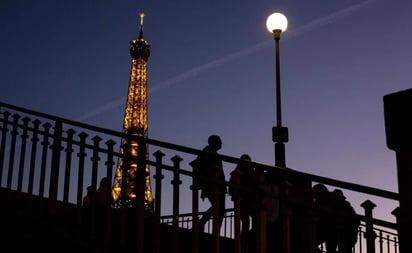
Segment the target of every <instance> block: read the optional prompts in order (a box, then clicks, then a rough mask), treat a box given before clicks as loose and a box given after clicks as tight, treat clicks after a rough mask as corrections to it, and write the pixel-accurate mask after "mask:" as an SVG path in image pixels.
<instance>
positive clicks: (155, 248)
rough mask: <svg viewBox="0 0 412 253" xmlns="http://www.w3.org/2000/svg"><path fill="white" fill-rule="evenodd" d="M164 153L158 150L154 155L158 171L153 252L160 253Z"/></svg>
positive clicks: (156, 177)
mask: <svg viewBox="0 0 412 253" xmlns="http://www.w3.org/2000/svg"><path fill="white" fill-rule="evenodd" d="M164 155H165V154H164V153H163V152H161V151H156V152H155V153H154V156H155V158H156V172H155V175H154V179H155V190H156V193H155V206H154V207H155V209H154V228H153V252H154V253H160V250H161V238H160V213H161V205H162V201H161V198H162V180H163V178H164V176H163V175H162V164H163V162H162V158H163V157H164Z"/></svg>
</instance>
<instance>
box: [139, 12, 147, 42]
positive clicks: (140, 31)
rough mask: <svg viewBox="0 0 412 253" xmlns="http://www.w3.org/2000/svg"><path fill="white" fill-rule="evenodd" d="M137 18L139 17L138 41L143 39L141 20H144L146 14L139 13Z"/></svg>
mask: <svg viewBox="0 0 412 253" xmlns="http://www.w3.org/2000/svg"><path fill="white" fill-rule="evenodd" d="M139 16H140V30H139V39H141V38H143V20H144V16H146V14H144V13H143V12H141V13H139Z"/></svg>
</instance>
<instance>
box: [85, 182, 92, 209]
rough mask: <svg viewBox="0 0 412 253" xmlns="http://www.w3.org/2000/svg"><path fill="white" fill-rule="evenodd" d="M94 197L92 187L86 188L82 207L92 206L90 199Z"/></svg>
mask: <svg viewBox="0 0 412 253" xmlns="http://www.w3.org/2000/svg"><path fill="white" fill-rule="evenodd" d="M93 196H94V190H93V186H91V185H89V186H87V193H86V196H84V198H83V206H84V207H90V206H91V205H92V198H93Z"/></svg>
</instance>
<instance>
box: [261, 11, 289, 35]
mask: <svg viewBox="0 0 412 253" xmlns="http://www.w3.org/2000/svg"><path fill="white" fill-rule="evenodd" d="M266 27H267V29H268V30H269V32H271V33H273V31H276V30H280V31H281V32H284V31H286V29H287V28H288V20H287V19H286V17H285V15H283V14H282V13H279V12H275V13H272V14H271V15H270V16H269V17H268V18H267V19H266Z"/></svg>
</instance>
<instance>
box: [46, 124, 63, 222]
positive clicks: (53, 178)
mask: <svg viewBox="0 0 412 253" xmlns="http://www.w3.org/2000/svg"><path fill="white" fill-rule="evenodd" d="M62 134H63V126H62V121H61V120H56V121H55V125H54V133H53V144H52V146H51V150H52V157H51V166H50V183H49V186H50V188H49V200H50V206H49V214H50V216H51V218H52V220H53V221H54V219H55V218H56V211H57V191H58V185H59V172H60V156H61V151H62Z"/></svg>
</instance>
